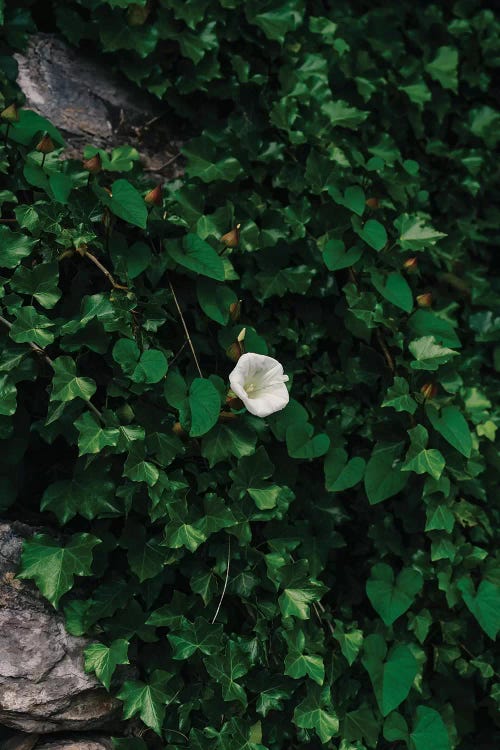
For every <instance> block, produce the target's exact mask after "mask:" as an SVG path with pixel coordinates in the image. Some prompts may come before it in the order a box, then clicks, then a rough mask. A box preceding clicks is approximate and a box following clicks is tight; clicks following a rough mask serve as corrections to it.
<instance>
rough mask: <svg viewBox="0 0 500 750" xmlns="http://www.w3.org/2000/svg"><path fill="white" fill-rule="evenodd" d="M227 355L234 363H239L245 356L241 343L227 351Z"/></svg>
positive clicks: (237, 342)
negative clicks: (243, 355) (242, 356)
mask: <svg viewBox="0 0 500 750" xmlns="http://www.w3.org/2000/svg"><path fill="white" fill-rule="evenodd" d="M226 354H227V356H228V357H229V359H230V360H231V361H232V362H237V361H238V360H239V358H240V357H241V355H242V354H243V347H242V346H241V344H240V342H239V341H235V342H234V343H232V344H231V345H230V346H228V347H227V349H226Z"/></svg>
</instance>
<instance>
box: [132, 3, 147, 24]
mask: <svg viewBox="0 0 500 750" xmlns="http://www.w3.org/2000/svg"><path fill="white" fill-rule="evenodd" d="M150 10H151V8H150V5H149V3H146V5H130V6H129V8H128V11H127V21H128V23H129V26H142V25H143V24H144V23H146V21H147V18H148V16H149V13H150Z"/></svg>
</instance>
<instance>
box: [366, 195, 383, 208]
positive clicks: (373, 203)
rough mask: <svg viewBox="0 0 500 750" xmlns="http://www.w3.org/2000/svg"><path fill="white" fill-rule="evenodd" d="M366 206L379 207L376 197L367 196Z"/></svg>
mask: <svg viewBox="0 0 500 750" xmlns="http://www.w3.org/2000/svg"><path fill="white" fill-rule="evenodd" d="M365 203H366V205H367V206H368V208H372V209H373V210H375V209H377V208H379V206H380V202H379V199H378V198H367V199H366V201H365Z"/></svg>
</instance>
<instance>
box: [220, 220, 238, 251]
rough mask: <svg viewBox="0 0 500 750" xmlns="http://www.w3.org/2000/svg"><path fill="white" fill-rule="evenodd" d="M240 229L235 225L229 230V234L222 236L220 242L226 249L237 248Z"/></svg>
mask: <svg viewBox="0 0 500 750" xmlns="http://www.w3.org/2000/svg"><path fill="white" fill-rule="evenodd" d="M240 227H241V224H236V226H235V227H234V229H231V231H230V232H226V234H223V235H222V237H221V238H220V241H221V242H223V243H224V245H225V246H226V247H238V245H239V242H240Z"/></svg>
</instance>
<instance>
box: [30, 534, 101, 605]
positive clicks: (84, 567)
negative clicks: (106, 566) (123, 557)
mask: <svg viewBox="0 0 500 750" xmlns="http://www.w3.org/2000/svg"><path fill="white" fill-rule="evenodd" d="M100 543H101V540H100V539H97V537H95V536H93V535H92V534H73V536H72V537H71V540H70V542H69V544H67V545H66V547H59V546H58V544H57V542H55V541H54V540H53V539H51V537H49V536H47V534H35V536H33V537H32V538H31V539H29V540H28V541H26V542H25V543H24V547H23V552H22V556H21V571H20V572H19V573H18V577H19V578H32V579H34V581H35V583H36V585H37V586H38V588H39V589H40V591H41V592H42V594H43V595H44V596H45V597H46V598H47V599H48V600H49V602H50V603H51V604H52V605H53V606H54V607H57V605H58V604H59V599H60V598H61V596H63V594H65V593H66V592H67V591H69V590H70V589H71V588H72V586H73V581H74V577H75V576H76V575H77V576H89V575H91V573H92V571H91V565H92V552H93V549H94V547H95V546H96V545H97V544H100Z"/></svg>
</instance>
